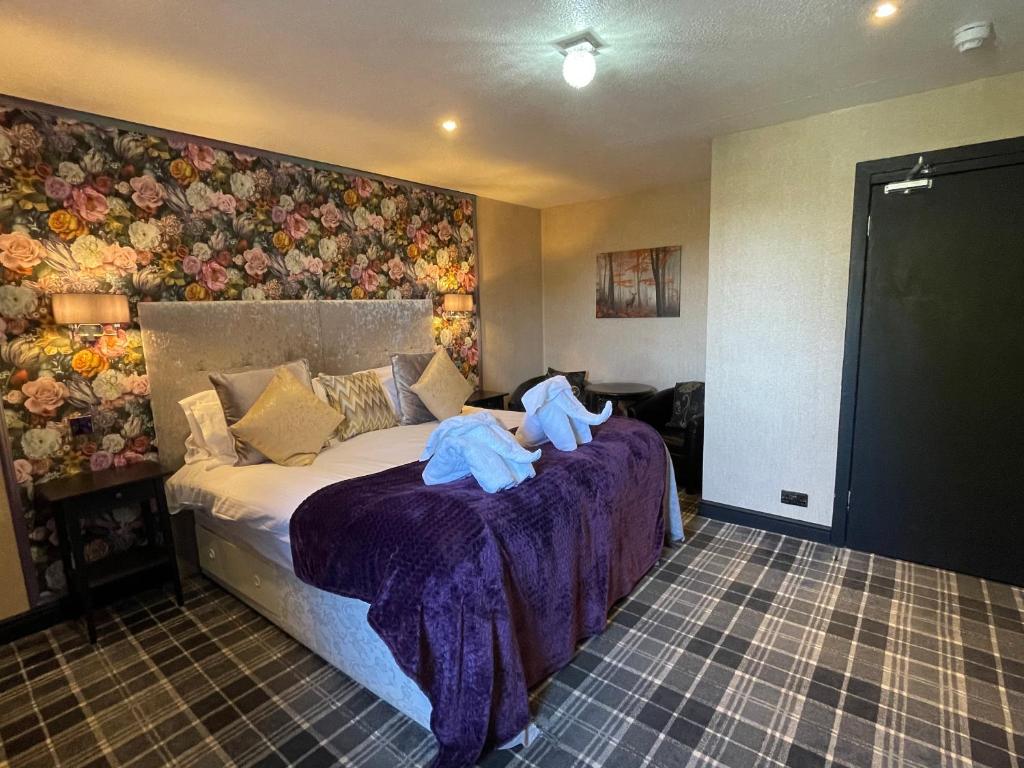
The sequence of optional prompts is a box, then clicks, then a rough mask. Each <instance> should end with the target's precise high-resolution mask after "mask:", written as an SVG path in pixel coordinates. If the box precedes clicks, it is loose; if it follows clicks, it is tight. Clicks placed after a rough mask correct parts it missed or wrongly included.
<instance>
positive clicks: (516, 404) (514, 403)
mask: <svg viewBox="0 0 1024 768" xmlns="http://www.w3.org/2000/svg"><path fill="white" fill-rule="evenodd" d="M546 378H547V376H534V377H533V378H532V379H527V380H526V381H524V382H523V383H522V384H520V385H519V386H518V387H516V388H515V391H514V392H513V393H512V395H511V396H510V397H509V399H508V409H509V410H510V411H519V412H523V411H525V410H526V409H525V408H523V395H525V394H526V393H527V392H529V391H530V390H531V389H532V388H533V387H535V386H537V385H538V384H540V383H541V382H542V381H544V379H546Z"/></svg>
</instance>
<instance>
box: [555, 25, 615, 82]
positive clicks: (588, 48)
mask: <svg viewBox="0 0 1024 768" xmlns="http://www.w3.org/2000/svg"><path fill="white" fill-rule="evenodd" d="M555 46H556V47H557V48H558V49H559V50H560V51H561V52H562V53H563V54H564V55H565V60H564V61H563V62H562V77H563V78H565V82H567V83H568V84H569V85H571V86H572V87H573V88H585V87H587V86H588V85H590V83H591V81H592V80H593V79H594V75H595V74H596V73H597V60H596V58H595V56H596V55H597V52H598V51H599V50H600V49H601V48H603V47H604V44H603V43H602V42H601V41H600V40H598V39H597V36H596V35H595V34H594V33H593V32H590V31H586V32H581V33H579V34H576V35H573V36H572V37H569V38H566V39H564V40H560V41H558V42H557V43H555Z"/></svg>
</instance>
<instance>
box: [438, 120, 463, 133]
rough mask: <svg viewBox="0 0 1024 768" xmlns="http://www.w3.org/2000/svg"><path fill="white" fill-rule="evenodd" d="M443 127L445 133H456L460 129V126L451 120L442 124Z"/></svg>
mask: <svg viewBox="0 0 1024 768" xmlns="http://www.w3.org/2000/svg"><path fill="white" fill-rule="evenodd" d="M441 127H442V128H444V129H445V131H447V132H448V133H454V132H455V129H456V128H458V127H459V124H458V123H456V122H455V121H454V120H452V119H451V118H448V119H447V120H445V121H444V122H442V123H441Z"/></svg>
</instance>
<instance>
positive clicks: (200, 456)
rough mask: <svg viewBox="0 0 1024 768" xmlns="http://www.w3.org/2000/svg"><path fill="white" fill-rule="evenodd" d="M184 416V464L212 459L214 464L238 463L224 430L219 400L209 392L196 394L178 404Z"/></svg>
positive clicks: (226, 430) (232, 440)
mask: <svg viewBox="0 0 1024 768" xmlns="http://www.w3.org/2000/svg"><path fill="white" fill-rule="evenodd" d="M178 404H179V405H180V406H181V409H182V410H183V411H184V412H185V418H186V419H187V420H188V426H189V430H190V432H191V434H190V435H189V436H188V439H187V440H185V463H186V464H193V463H195V462H197V461H204V460H206V459H213V460H215V461H216V463H217V464H231V465H234V463H235V462H236V461H238V455H237V454H236V453H235V441H234V438H233V437H232V436H231V432H230V431H229V430H228V423H227V419H225V418H224V408H223V407H222V406H221V404H220V398H218V397H217V393H216V392H215V391H214V390H212V389H207V390H204V391H202V392H198V393H196V394H194V395H192V396H191V397H186V398H185V399H184V400H181V401H180V402H179V403H178Z"/></svg>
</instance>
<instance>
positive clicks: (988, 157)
mask: <svg viewBox="0 0 1024 768" xmlns="http://www.w3.org/2000/svg"><path fill="white" fill-rule="evenodd" d="M919 157H921V158H924V161H925V165H926V167H927V168H928V172H927V176H928V177H932V178H934V177H936V176H945V175H948V174H953V173H964V172H967V171H977V170H981V169H984V168H996V167H1000V166H1006V165H1018V164H1024V136H1021V137H1018V138H1013V139H1001V140H999V141H988V142H985V143H982V144H970V145H966V146H962V147H953V148H951V149H939V150H934V151H931V152H915V153H913V154H911V155H900V156H898V157H888V158H884V159H882V160H868V161H865V162H861V163H857V169H856V173H855V177H854V185H853V230H852V234H851V238H850V277H849V292H848V295H847V300H846V340H845V343H844V346H843V385H842V391H841V395H840V401H839V445H838V451H837V454H836V481H835V495H834V499H833V506H832V533H831V541H832V544H833V545H835V546H839V547H841V546H845V544H846V539H847V535H846V534H847V525H848V524H849V517H850V516H849V506H850V491H851V489H850V484H851V480H852V476H853V439H854V433H855V429H856V416H857V377H858V374H859V372H860V345H861V331H862V325H861V321H862V317H863V309H864V283H865V279H866V274H867V255H868V214H869V212H870V210H871V190H872V188H873V187H874V186H875V185H876V184H885V183H888V182H890V181H901V180H902V179H904V178H906V176H907V174H908V173H909V172H910V170H911V169H912V168H913V167H914V165H915V164H916V163H917V160H918V158H919ZM921 194H927V192H922V193H921Z"/></svg>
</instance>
